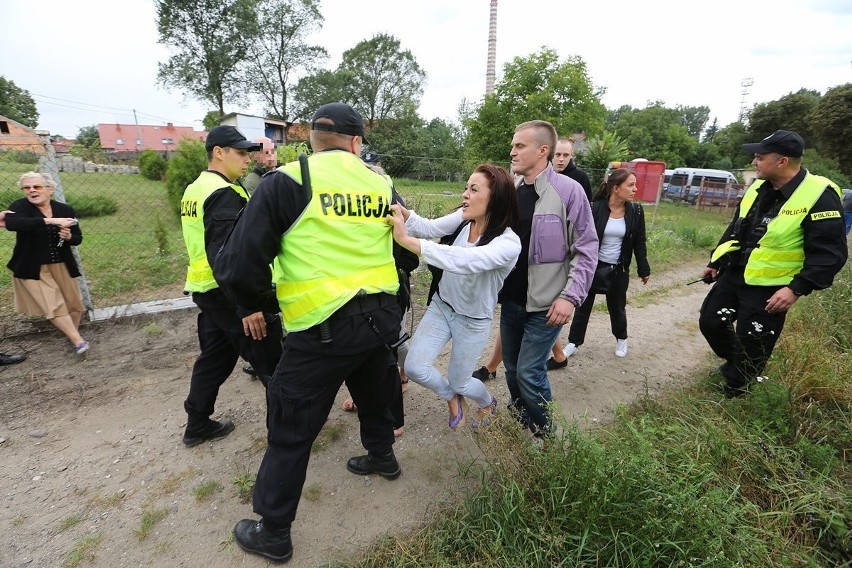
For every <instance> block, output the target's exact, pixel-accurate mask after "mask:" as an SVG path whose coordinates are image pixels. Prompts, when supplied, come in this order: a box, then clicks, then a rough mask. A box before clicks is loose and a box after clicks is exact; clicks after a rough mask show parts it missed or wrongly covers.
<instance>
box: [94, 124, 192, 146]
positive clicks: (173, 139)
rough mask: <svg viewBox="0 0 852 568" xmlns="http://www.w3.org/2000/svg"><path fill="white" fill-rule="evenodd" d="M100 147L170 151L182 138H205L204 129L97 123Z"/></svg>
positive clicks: (167, 125)
mask: <svg viewBox="0 0 852 568" xmlns="http://www.w3.org/2000/svg"><path fill="white" fill-rule="evenodd" d="M98 137H99V138H100V141H101V148H103V149H104V150H106V151H107V152H141V151H142V150H156V151H157V152H171V151H173V150H175V148H177V145H178V143H179V142H180V141H181V140H183V139H184V138H189V139H192V140H200V141H201V142H204V141H205V140H207V131H206V130H195V129H193V128H192V127H191V126H175V125H174V124H173V123H171V122H169V123H167V124H166V125H165V126H159V125H154V124H138V125H137V124H98Z"/></svg>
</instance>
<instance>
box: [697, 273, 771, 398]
mask: <svg viewBox="0 0 852 568" xmlns="http://www.w3.org/2000/svg"><path fill="white" fill-rule="evenodd" d="M779 288H781V286H750V285H748V284H746V283H745V281H744V280H743V267H734V268H731V269H728V270H724V271H722V272H721V273H720V275H719V280H718V281H717V282H716V283H715V284H714V285H713V288H711V289H710V292H708V294H707V297H706V298H705V299H704V303H703V304H702V305H701V315H700V317H699V319H698V325H699V327H700V328H701V333H702V335H704V338H705V339H706V340H707V343H708V344H709V345H710V348H711V349H713V352H714V353H716V355H718V356H719V357H721V358H722V359H724V360H725V363H724V364H723V365H722V374H723V375H724V377H725V380H726V382H727V384H728V387H730V388H732V389H742V388H744V387H746V386H747V385H748V383H749V382H751V381H752V380H753V379H755V378H756V377H757V376H758V375H760V374H761V373H763V369H764V368H765V367H766V362H767V361H768V360H769V356H770V355H772V350H773V349H775V342H776V341H778V337H779V336H780V335H781V330H782V329H784V321H785V320H786V318H787V314H786V312H785V313H780V314H770V313H768V312H767V311H766V302H767V301H768V300H769V298H771V297H772V295H773V294H775V292H776V291H778V289H779Z"/></svg>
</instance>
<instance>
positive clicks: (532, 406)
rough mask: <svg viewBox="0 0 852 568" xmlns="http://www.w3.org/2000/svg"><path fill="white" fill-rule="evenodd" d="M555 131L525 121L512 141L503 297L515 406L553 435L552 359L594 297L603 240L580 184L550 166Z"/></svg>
mask: <svg viewBox="0 0 852 568" xmlns="http://www.w3.org/2000/svg"><path fill="white" fill-rule="evenodd" d="M555 147H556V130H555V129H554V128H553V125H552V124H550V123H549V122H545V121H543V120H533V121H530V122H524V123H523V124H520V125H519V126H518V127H517V128H516V129H515V135H514V136H513V138H512V151H511V154H510V155H511V158H512V172H513V173H514V174H515V175H516V176H520V177H519V178H518V180H517V184H518V205H519V210H520V223H519V227H518V229H517V230H516V232H517V234H518V236H519V237H520V238H521V247H522V248H521V255H520V257H519V258H518V264H517V265H516V266H515V269H514V270H513V271H512V272H511V273H510V274H509V276H508V278H506V281H505V283H504V284H503V290H502V291H501V292H500V303H501V304H502V309H501V312H500V334H501V338H502V347H503V364H504V365H505V367H506V383H507V384H508V386H509V394H510V395H511V397H512V402H511V406H513V407H514V409H515V410H516V411H517V412H518V416H519V419H520V420H521V421H522V422H523V424H524V425H525V426H527V427H529V428H530V429H531V430H532V432H533V433H534V434H535V435H537V436H543V435H545V434H546V433H548V432H549V431H550V430H551V421H550V417H549V413H548V408H547V406H548V404H549V403H550V401H551V393H550V383H549V381H548V379H547V366H546V365H547V357H548V355H549V354H550V348H551V347H552V346H553V342H554V341H555V340H556V338H557V336H558V335H559V331H560V330H561V329H562V326H563V325H565V324H567V323H568V322H570V321H571V317H572V315H573V314H574V308H576V307H577V306H579V305H580V304H582V303H583V300H585V299H586V295H587V294H588V292H589V287H590V286H591V283H592V277H593V276H594V274H595V267H596V266H597V263H598V236H597V232H596V231H595V224H594V221H593V219H592V211H591V209H590V208H589V201H588V199H586V196H585V193H584V191H583V188H582V187H581V186H580V184H579V183H577V182H576V181H574V180H572V179H571V178H568V177H566V176H563V175H560V174H557V173H556V172H555V171H554V170H553V166H551V164H550V162H551V161H552V160H553V152H554V149H555Z"/></svg>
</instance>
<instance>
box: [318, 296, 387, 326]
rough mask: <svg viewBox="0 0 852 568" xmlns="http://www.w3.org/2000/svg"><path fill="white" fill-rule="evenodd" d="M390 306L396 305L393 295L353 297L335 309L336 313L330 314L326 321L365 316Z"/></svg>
mask: <svg viewBox="0 0 852 568" xmlns="http://www.w3.org/2000/svg"><path fill="white" fill-rule="evenodd" d="M391 304H396V296H395V295H393V294H385V293H383V292H382V293H379V294H363V295H360V296H355V297H354V298H352V299H351V300H349V301H348V302H346V303H345V304H343V305H342V306H340V307H339V308H337V311H336V312H334V313H333V314H331V317H329V318H328V319H330V320H336V319H340V318H346V317H352V316H357V315H360V314H366V313H369V312H372V311H375V310H378V309H381V308H384V307H385V306H390V305H391Z"/></svg>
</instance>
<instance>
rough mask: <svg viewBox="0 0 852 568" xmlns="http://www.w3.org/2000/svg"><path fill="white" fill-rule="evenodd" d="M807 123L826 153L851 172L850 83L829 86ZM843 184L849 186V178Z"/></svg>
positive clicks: (851, 115)
mask: <svg viewBox="0 0 852 568" xmlns="http://www.w3.org/2000/svg"><path fill="white" fill-rule="evenodd" d="M810 125H811V128H812V129H813V133H814V140H815V141H816V142H818V143H819V146H820V147H821V148H822V151H823V153H824V154H825V156H826V157H827V158H831V159H834V160H837V162H838V164H839V165H840V170H841V171H842V172H843V173H844V174H846V175H847V176H852V152H850V148H852V83H846V84H845V85H838V86H837V87H833V88H831V89H829V90H828V91H827V92H826V93H825V96H823V97H822V99H821V100H820V101H819V103H818V104H817V106H816V108H815V109H814V110H813V111H812V112H811V115H810ZM807 145H808V139H807V138H805V146H807ZM835 181H837V180H835ZM837 183H840V182H839V181H838V182H837ZM844 187H849V185H848V182H847V185H845V186H844Z"/></svg>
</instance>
